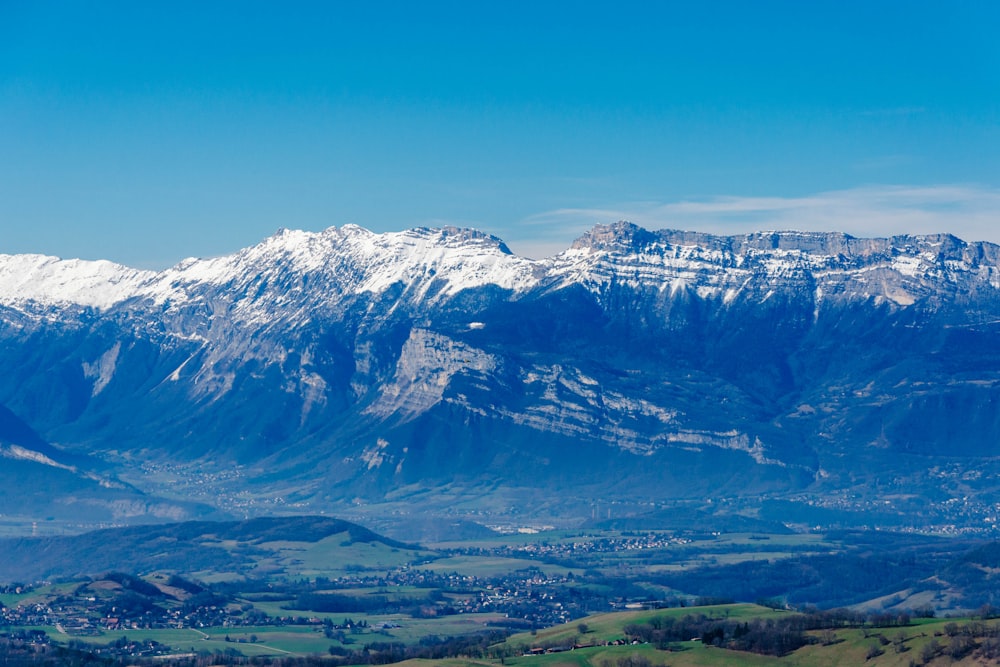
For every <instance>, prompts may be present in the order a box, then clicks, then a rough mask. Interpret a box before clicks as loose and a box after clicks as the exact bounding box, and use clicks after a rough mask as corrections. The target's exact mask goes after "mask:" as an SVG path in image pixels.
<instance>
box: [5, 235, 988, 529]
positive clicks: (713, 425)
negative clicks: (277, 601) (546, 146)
mask: <svg viewBox="0 0 1000 667" xmlns="http://www.w3.org/2000/svg"><path fill="white" fill-rule="evenodd" d="M998 271H1000V248H998V247H997V246H994V245H991V244H986V243H965V242H963V241H961V240H959V239H956V238H954V237H951V236H946V235H938V236H926V237H909V236H906V237H894V238H891V239H856V238H853V237H850V236H847V235H844V234H835V233H830V234H812V233H798V232H775V233H757V234H750V235H745V236H734V237H718V236H710V235H705V234H698V233H692V232H679V231H669V230H665V231H656V232H651V231H647V230H643V229H640V228H638V227H636V226H634V225H631V224H628V223H617V224H614V225H609V226H598V227H596V228H594V229H593V230H592V231H590V232H588V233H587V234H585V235H584V236H583V237H581V238H580V239H579V240H577V241H576V242H575V243H574V244H573V246H572V247H571V248H570V249H568V250H567V251H565V252H563V253H561V254H559V255H556V256H555V257H551V258H548V259H545V260H539V261H533V260H528V259H525V258H520V257H517V256H514V255H512V254H511V253H510V251H509V250H508V249H507V248H506V246H505V245H504V244H503V243H502V242H501V241H500V240H499V239H496V238H494V237H490V236H487V235H484V234H481V233H479V232H475V231H472V230H459V229H440V230H428V229H418V230H410V231H407V232H401V233H397V234H373V233H371V232H368V231H366V230H363V229H361V228H358V227H345V228H341V229H336V228H332V229H329V230H327V231H325V232H321V233H315V234H314V233H307V232H295V231H281V232H279V233H278V234H276V235H275V236H273V237H271V238H269V239H267V240H265V241H264V242H263V243H261V244H259V245H257V246H255V247H253V248H248V249H246V250H244V251H241V252H239V253H236V254H235V255H232V256H228V257H222V258H217V259H211V260H188V261H185V262H182V263H181V264H179V265H178V266H176V267H173V268H171V269H169V270H167V271H163V272H144V271H136V270H133V269H129V268H127V267H121V266H116V265H113V264H110V263H107V262H81V261H78V260H70V261H63V260H57V259H54V258H47V257H40V256H0V363H2V364H3V367H4V368H5V370H6V372H5V373H4V374H3V376H0V405H3V406H6V408H7V409H8V410H9V411H10V412H11V413H12V414H13V415H16V416H17V418H18V419H19V420H23V422H25V423H26V424H28V425H30V427H31V428H32V429H34V432H37V434H39V436H40V438H41V441H43V442H46V443H54V444H55V445H57V447H56V450H57V451H58V452H61V453H62V454H63V455H66V456H69V455H83V454H86V455H92V456H97V457H99V458H100V459H101V460H102V461H105V462H108V463H109V464H111V465H112V466H114V469H116V470H117V471H118V474H119V475H120V476H121V478H122V479H126V480H128V481H130V482H132V483H133V484H135V485H136V486H137V487H139V488H143V489H145V490H146V491H148V492H157V493H170V492H171V491H173V492H175V493H182V492H185V491H184V489H187V488H188V487H186V486H184V485H180V486H177V485H174V486H170V485H169V484H168V485H165V486H164V480H165V479H167V477H165V476H164V474H163V471H164V470H168V469H169V470H172V471H175V472H174V473H171V474H176V475H181V474H182V473H177V472H176V471H177V470H181V471H185V472H183V475H187V477H185V478H184V479H187V480H188V481H189V482H190V484H195V483H196V482H195V481H194V478H195V477H198V479H199V480H200V481H198V482H197V483H202V484H206V485H208V486H209V487H211V488H213V489H215V490H214V491H213V492H212V493H209V494H207V495H206V499H211V500H212V502H215V503H216V504H219V505H222V506H223V507H225V508H228V509H234V508H237V509H239V510H240V511H251V512H256V511H264V510H266V509H267V508H263V509H262V508H261V506H260V503H261V502H263V500H262V499H269V502H272V501H273V502H274V503H278V504H279V505H281V506H282V507H284V508H285V509H289V508H291V507H293V506H294V508H303V509H313V510H316V509H336V508H342V507H347V506H350V505H351V504H352V503H353V504H354V505H357V504H358V503H382V504H384V503H386V502H395V501H398V500H401V499H404V498H409V500H407V502H409V503H411V505H412V507H413V508H417V507H419V506H420V503H421V502H426V504H427V506H431V505H433V504H434V502H437V501H435V500H434V499H432V498H430V497H429V496H427V494H426V493H425V492H426V491H427V490H428V489H436V490H439V491H440V490H442V489H448V490H449V493H453V494H457V495H456V497H457V496H461V497H463V498H476V499H478V501H477V502H480V503H481V504H485V505H487V506H489V507H491V508H492V507H494V506H504V507H508V508H509V507H517V508H518V510H517V511H522V512H529V513H530V512H531V511H532V510H538V508H539V503H538V498H539V497H540V496H546V494H548V496H547V497H559V498H561V499H564V500H566V502H567V503H569V499H572V498H576V499H577V500H578V501H579V502H577V506H576V507H577V509H576V510H573V511H575V512H576V515H577V516H579V515H581V511H580V509H579V508H580V507H584V508H586V507H589V503H590V501H589V498H591V497H594V496H597V497H602V498H609V499H618V500H621V501H622V502H624V499H628V500H629V502H633V501H636V500H637V499H641V500H642V501H643V502H650V503H654V504H655V503H659V502H665V501H670V500H673V499H677V498H703V497H705V496H706V495H711V496H713V497H719V498H723V497H725V498H731V499H733V498H736V499H739V498H744V499H745V498H761V497H775V498H788V497H794V498H798V499H808V501H809V502H810V503H817V502H821V503H826V504H827V505H829V504H837V503H841V504H843V503H848V504H852V503H853V505H851V506H852V507H855V506H856V507H855V508H857V509H863V508H864V505H865V503H867V502H870V501H871V502H874V499H876V498H879V499H883V500H884V499H888V500H889V501H890V503H892V502H896V503H897V505H898V506H899V507H898V509H899V511H900V514H901V515H904V516H911V515H912V514H913V506H912V505H913V502H916V501H915V500H913V499H928V498H932V499H933V502H937V501H940V502H942V503H944V502H946V501H950V500H951V499H953V498H955V497H959V495H956V494H960V495H961V496H964V497H966V498H968V497H973V498H976V499H978V500H976V502H978V503H980V505H982V506H981V507H980V506H979V505H977V507H978V509H976V511H977V512H979V514H977V515H976V516H977V517H979V518H981V519H982V518H986V517H985V514H983V513H988V510H987V509H984V508H987V506H988V505H989V504H990V498H991V496H990V494H992V493H994V491H995V490H996V489H995V488H994V485H993V483H992V481H991V480H992V477H991V474H992V472H991V471H992V469H993V467H994V466H995V464H994V463H993V460H994V457H995V456H996V453H997V445H998V443H997V440H998V437H1000V411H998V410H997V409H996V405H997V400H1000V395H998V394H1000V391H998V389H997V387H998V386H1000V384H998V381H1000V345H998V342H1000V339H998V336H997V333H998V332H997V324H996V323H997V322H998V321H1000V300H998V295H1000V274H998ZM0 435H2V434H0ZM7 440H8V441H9V442H5V445H7V446H8V447H9V446H18V447H22V448H24V449H28V450H30V449H31V447H30V446H27V445H26V444H23V443H18V442H15V440H16V438H14V437H8V438H7ZM34 446H35V447H36V448H37V447H39V446H40V445H38V443H35V445H34ZM18 451H21V450H18ZM53 460H54V459H53ZM233 466H239V467H238V468H236V469H237V470H238V471H239V472H238V474H236V475H235V477H234V476H232V475H230V474H229V473H226V472H225V471H232V470H233V469H234V468H233ZM194 470H197V471H198V472H197V473H194V472H192V471H194ZM157 471H158V472H157ZM192 475H193V476H194V477H192ZM199 476H200V477H199ZM169 479H171V480H173V482H176V481H177V478H176V477H169ZM529 490H530V491H529ZM422 494H423V495H422ZM449 497H450V496H449ZM240 498H244V500H245V502H244V501H243V500H239V499H240ZM247 498H249V500H247ZM387 499H388V500H387ZM894 499H895V500H894ZM908 499H909V500H908ZM494 500H495V502H494ZM911 501H913V502H911ZM441 502H444V501H441ZM740 502H742V501H740ZM241 503H242V504H241ZM255 503H256V504H255ZM546 507H548V509H547V510H546V511H551V512H552V513H555V512H556V511H557V508H555V507H553V506H552V503H549V504H548V505H546ZM491 511H493V510H491ZM559 511H561V510H559ZM567 511H569V510H567ZM942 511H943V510H942ZM970 511H971V510H970ZM570 513H571V514H572V511H571V512H570ZM980 515H983V516H980Z"/></svg>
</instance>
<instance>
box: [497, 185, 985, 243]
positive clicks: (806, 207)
mask: <svg viewBox="0 0 1000 667" xmlns="http://www.w3.org/2000/svg"><path fill="white" fill-rule="evenodd" d="M616 220H628V221H630V222H634V223H635V224H637V225H639V226H641V227H645V228H647V229H666V228H671V229H685V230H697V231H703V232H709V233H713V234H721V235H727V234H745V233H748V232H753V231H777V230H789V229H794V230H799V231H838V232H846V233H848V234H851V235H853V236H860V237H879V236H893V235H899V234H934V233H941V232H943V233H949V234H954V235H955V236H958V237H959V238H962V239H965V240H967V241H992V242H994V243H1000V189H998V188H990V187H985V186H978V185H939V186H869V187H860V188H852V189H849V190H834V191H830V192H821V193H817V194H814V195H809V196H804V197H735V196H720V197H712V198H708V199H696V200H695V199H692V200H684V201H678V202H669V203H663V202H630V203H624V204H617V205H613V206H607V207H599V208H598V207H594V208H562V209H557V210H552V211H546V212H544V213H539V214H537V215H533V216H531V217H529V218H527V219H525V220H524V221H522V225H521V226H520V230H521V234H520V236H521V237H522V238H520V239H517V243H516V245H517V246H518V247H525V248H530V247H533V246H534V245H535V244H536V243H537V246H538V248H539V249H541V248H545V249H551V248H552V247H553V246H554V244H555V240H556V239H557V238H559V239H562V240H563V244H562V247H563V248H565V247H567V246H568V245H569V242H570V241H571V240H572V238H575V237H576V236H577V235H579V234H580V233H582V232H583V231H585V230H587V229H589V228H590V227H592V226H593V225H595V224H607V223H609V222H614V221H616Z"/></svg>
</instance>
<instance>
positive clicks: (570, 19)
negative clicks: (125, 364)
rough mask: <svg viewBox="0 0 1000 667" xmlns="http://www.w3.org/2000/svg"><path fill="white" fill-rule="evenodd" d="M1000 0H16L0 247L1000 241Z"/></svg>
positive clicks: (1, 82) (195, 249)
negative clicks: (280, 238) (284, 239)
mask: <svg viewBox="0 0 1000 667" xmlns="http://www.w3.org/2000/svg"><path fill="white" fill-rule="evenodd" d="M998 25H1000V3H996V2H962V1H961V0H954V1H950V2H933V3H931V2H919V1H909V2H870V1H866V2H850V1H844V0H842V1H840V2H824V1H816V2H802V1H796V2H767V1H761V2H710V1H705V2H649V1H647V2H629V1H621V2H614V3H588V2H550V3H537V2H532V3H529V2H516V1H515V2H510V1H507V2H502V3H486V2H482V3H476V2H431V1H426V2H419V3H417V2H405V3H392V2H316V3H309V2H299V3H281V4H280V6H279V3H274V2H267V3H265V2H249V1H241V2H183V1H174V2H169V3H168V2H121V3H116V2H82V1H80V2H47V1H45V0H23V1H22V0H0V233H2V235H0V252H5V253H19V252H38V253H44V254H53V255H59V256H62V257H84V258H88V259H95V258H109V259H113V260H115V261H119V262H123V263H126V264H131V265H135V266H144V267H153V268H155V267H163V266H167V265H169V264H172V263H174V262H176V261H178V260H180V259H181V258H183V257H187V256H211V255H218V254H223V253H228V252H232V251H235V250H237V249H239V248H241V247H244V246H247V245H250V244H253V243H255V242H257V241H259V240H261V239H262V238H264V237H265V236H268V235H269V234H271V233H273V232H274V231H275V230H276V229H278V228H279V227H290V228H299V229H311V230H320V229H324V228H326V227H329V226H331V225H337V226H339V225H342V224H346V223H353V224H359V225H361V226H364V227H367V228H369V229H372V230H375V231H390V230H400V229H405V228H408V227H415V226H437V225H444V224H457V225H461V226H472V227H477V228H480V229H483V230H486V231H489V232H492V233H495V234H497V235H499V236H501V237H502V238H504V239H505V240H507V241H508V243H509V244H510V245H511V247H512V248H513V249H514V250H515V251H518V252H520V253H523V254H527V255H529V256H540V255H544V254H548V253H551V252H555V251H557V250H559V249H563V248H565V247H567V246H568V245H569V243H570V242H571V241H572V239H573V238H574V237H575V236H577V235H578V234H579V233H580V232H581V231H583V230H585V229H587V228H589V227H591V226H592V225H593V224H595V223H598V222H604V223H606V222H612V221H614V220H615V219H618V218H627V219H632V220H634V221H635V222H637V223H639V224H643V225H644V226H647V227H650V228H661V227H681V228H689V229H704V230H707V231H712V232H716V233H739V232H744V231H749V230H751V229H776V228H800V229H837V230H842V231H848V232H850V233H853V234H856V235H886V234H894V233H903V232H907V231H910V232H915V233H927V232H933V231H947V232H952V233H955V234H958V235H959V236H962V237H963V238H966V239H968V240H980V239H987V240H993V241H997V242H1000V40H998V39H997V38H996V35H995V32H996V28H997V26H998Z"/></svg>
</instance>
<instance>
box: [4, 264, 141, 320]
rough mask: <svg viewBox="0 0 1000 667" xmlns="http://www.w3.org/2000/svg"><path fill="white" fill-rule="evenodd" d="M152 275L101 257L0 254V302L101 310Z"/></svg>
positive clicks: (17, 306)
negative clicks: (87, 259)
mask: <svg viewBox="0 0 1000 667" xmlns="http://www.w3.org/2000/svg"><path fill="white" fill-rule="evenodd" d="M155 275H156V274H155V273H154V272H152V271H140V270H138V269H131V268H129V267H127V266H122V265H120V264H114V263H112V262H108V261H105V260H99V261H86V260H82V259H59V258H58V257H48V256H45V255H0V304H2V305H5V306H10V307H15V308H23V307H26V306H29V305H30V304H32V303H36V304H39V305H43V306H61V307H65V306H83V307H90V308H98V309H105V308H109V307H111V306H112V305H114V304H116V303H118V302H120V301H123V300H125V299H127V298H129V297H130V296H131V295H133V294H134V293H135V292H136V291H137V290H138V289H139V288H140V287H141V286H142V285H143V284H145V283H147V282H148V281H150V280H152V279H153V278H154V277H155Z"/></svg>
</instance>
